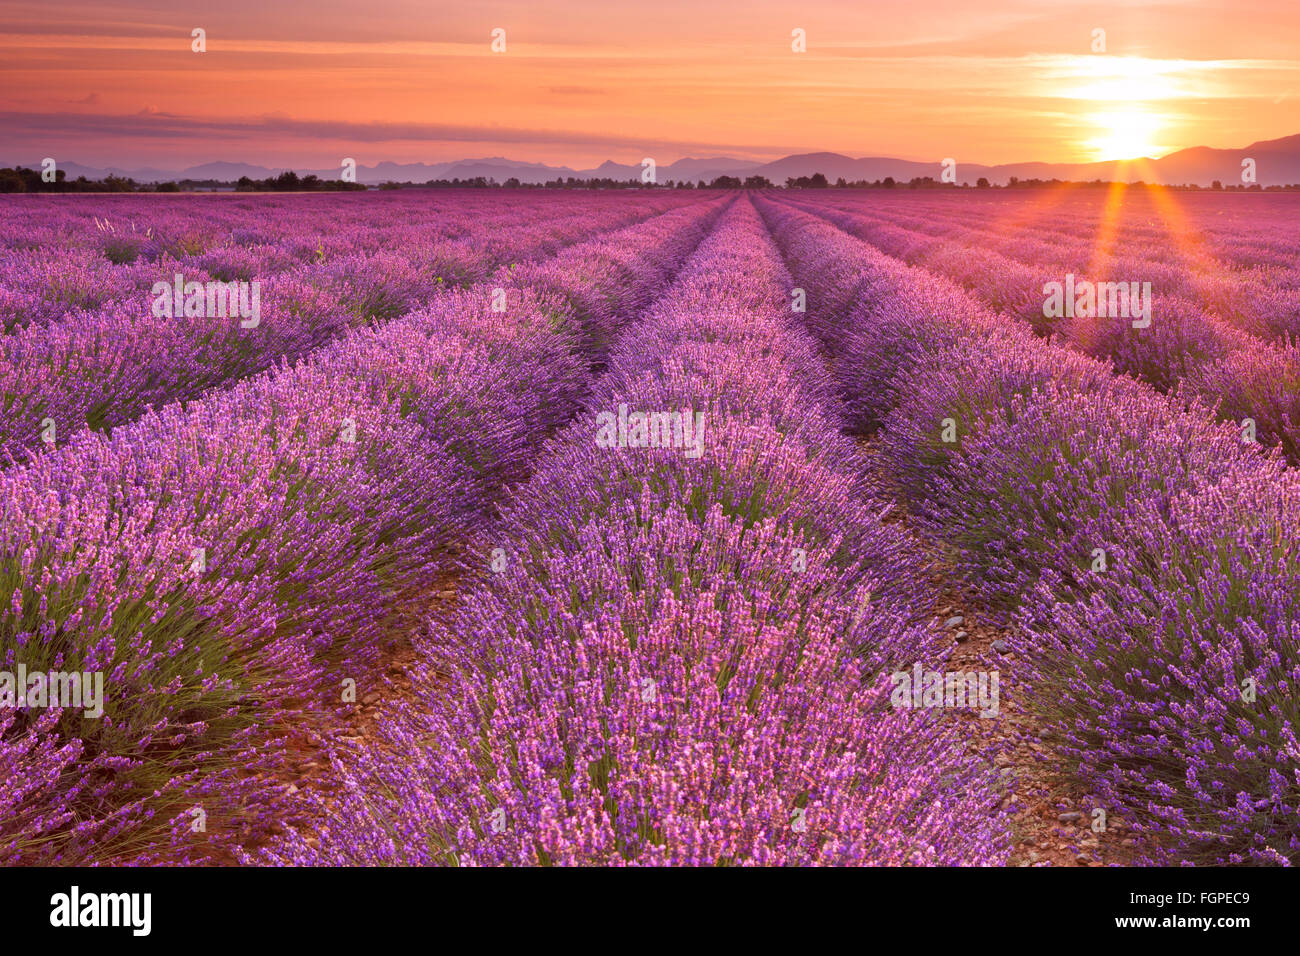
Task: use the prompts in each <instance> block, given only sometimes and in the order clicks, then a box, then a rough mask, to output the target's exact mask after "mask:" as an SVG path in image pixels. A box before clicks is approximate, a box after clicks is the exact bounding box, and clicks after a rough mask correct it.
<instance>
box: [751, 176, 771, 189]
mask: <svg viewBox="0 0 1300 956" xmlns="http://www.w3.org/2000/svg"><path fill="white" fill-rule="evenodd" d="M745 188H746V189H771V188H772V180H770V179H768V178H767V177H766V176H746V177H745Z"/></svg>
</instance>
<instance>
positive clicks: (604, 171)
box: [23, 134, 1300, 186]
mask: <svg viewBox="0 0 1300 956" xmlns="http://www.w3.org/2000/svg"><path fill="white" fill-rule="evenodd" d="M1247 158H1250V159H1253V160H1254V161H1255V171H1256V181H1257V182H1258V183H1259V184H1260V185H1263V186H1272V185H1286V184H1290V183H1300V134H1296V135H1294V136H1286V137H1283V138H1281V139H1273V140H1262V141H1259V142H1255V143H1251V144H1250V145H1249V146H1245V147H1242V148H1241V149H1216V148H1213V147H1209V146H1194V147H1190V148H1188V149H1181V150H1178V151H1177V152H1174V153H1169V154H1168V155H1166V156H1162V157H1160V158H1159V159H1145V158H1144V159H1138V160H1125V161H1108V162H1095V163H1041V162H1025V163H1006V164H1002V165H996V166H985V165H980V164H977V163H962V162H960V161H958V163H957V167H956V174H957V182H959V183H963V182H965V183H969V184H971V185H974V184H975V182H976V180H977V179H979V178H980V177H984V178H986V179H988V180H989V182H991V183H993V184H995V185H1002V184H1005V183H1006V182H1007V181H1008V180H1009V179H1010V178H1011V177H1016V178H1018V179H1063V180H1070V181H1075V182H1086V181H1091V180H1096V179H1100V180H1103V181H1122V182H1135V181H1137V180H1142V181H1145V182H1149V183H1164V184H1166V185H1184V184H1196V185H1200V186H1209V185H1210V184H1211V183H1212V182H1213V181H1214V180H1219V181H1220V182H1222V183H1223V184H1224V185H1235V184H1239V183H1241V181H1242V180H1241V175H1242V161H1243V160H1244V159H1247ZM23 165H27V166H29V167H30V168H34V169H39V168H40V164H39V162H37V163H24V164H23ZM61 168H62V169H64V170H65V171H66V172H67V175H68V176H69V178H72V179H75V178H77V177H78V176H85V177H86V178H88V179H102V178H104V177H105V176H108V175H114V176H128V177H130V178H132V179H134V180H135V181H136V182H140V183H148V182H165V181H168V180H180V179H196V180H217V181H219V182H233V181H235V180H237V179H239V178H240V177H241V176H248V177H249V178H251V179H266V178H267V177H270V176H278V175H279V174H280V173H282V172H284V171H285V169H286V168H287V167H268V166H256V165H251V164H248V163H230V162H211V163H203V164H202V165H199V166H190V167H188V168H185V169H179V170H162V169H152V168H146V169H123V168H119V167H93V166H84V165H82V164H79V163H73V162H68V163H63V164H61ZM294 171H295V172H297V173H298V174H299V175H300V176H305V175H309V174H314V175H316V176H319V177H320V178H322V179H338V178H339V176H340V169H339V168H337V167H336V168H333V169H304V168H301V167H294ZM655 173H656V180H657V181H658V182H660V183H666V182H668V181H669V180H674V181H681V180H684V179H685V180H690V181H692V182H695V181H699V180H701V179H702V180H704V181H705V182H710V181H712V180H713V179H715V178H717V177H718V176H723V175H726V176H739V177H742V178H743V177H745V176H753V175H757V176H765V177H766V178H767V179H769V180H770V181H771V182H772V183H773V184H775V185H782V184H784V183H785V181H786V179H787V177H796V178H797V177H800V176H812V175H814V174H815V173H821V174H822V175H824V176H826V178H827V179H829V180H830V181H831V182H832V183H833V182H835V180H837V179H839V178H841V177H842V178H843V179H845V180H846V181H848V182H854V181H857V180H864V179H865V180H869V181H874V180H878V179H884V178H885V177H887V176H892V177H893V178H894V179H895V180H899V181H903V182H906V181H907V180H910V179H912V178H913V177H916V176H931V177H933V178H935V179H939V178H940V173H941V168H940V165H939V163H938V162H928V163H925V162H915V161H912V160H906V159H891V158H888V157H861V158H857V159H855V158H853V157H850V156H844V155H842V154H840V153H825V152H823V153H800V154H796V155H792V156H785V157H783V158H781V159H777V160H773V161H771V162H758V161H754V160H744V159H733V158H729V157H711V158H705V159H693V158H690V159H679V160H677V161H676V162H674V163H669V164H667V165H664V166H659V167H658V168H657V169H656V170H655ZM479 176H483V177H486V178H492V179H495V180H496V181H497V182H499V183H503V182H505V181H506V180H507V179H509V178H511V177H514V178H516V179H518V180H519V181H520V182H522V183H542V182H549V181H551V180H554V179H555V178H556V177H560V178H562V179H568V178H570V177H573V178H575V179H583V180H585V179H598V178H609V179H618V180H627V179H636V180H639V179H640V178H641V165H640V163H616V162H613V161H606V162H604V163H601V164H600V165H599V166H597V167H595V168H594V169H572V168H570V167H568V166H549V165H547V164H545V163H530V162H521V161H519V160H513V159H505V158H503V157H491V158H487V159H462V160H455V161H452V162H444V163H392V162H380V163H377V164H375V165H374V166H364V165H358V166H357V181H358V182H362V183H366V184H368V185H378V184H380V183H384V182H415V183H423V182H427V181H428V180H430V179H456V178H458V179H474V178H476V177H479Z"/></svg>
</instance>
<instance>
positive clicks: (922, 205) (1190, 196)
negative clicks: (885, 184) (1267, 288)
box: [826, 186, 1300, 289]
mask: <svg viewBox="0 0 1300 956" xmlns="http://www.w3.org/2000/svg"><path fill="white" fill-rule="evenodd" d="M826 198H830V197H826ZM844 198H845V199H846V200H847V202H845V203H844V204H845V205H846V206H848V205H853V206H859V205H863V204H861V203H859V202H858V201H857V200H856V199H854V198H849V197H848V196H845V197H844ZM872 198H873V202H872V203H871V205H872V208H873V210H874V211H876V212H880V213H882V214H884V215H888V216H894V215H899V216H900V218H899V219H898V220H897V221H916V220H917V219H921V220H925V221H926V223H927V224H926V226H925V228H926V229H927V230H929V229H931V228H933V229H934V230H935V234H939V232H940V231H942V232H944V233H947V232H949V230H956V231H959V232H962V233H964V232H965V231H966V230H972V231H977V232H980V233H982V234H984V235H986V236H988V237H989V238H991V239H994V240H999V239H1003V238H1005V237H1007V236H1008V235H1009V234H1011V233H1015V234H1021V233H1024V234H1027V235H1029V236H1032V237H1034V238H1035V239H1037V240H1041V241H1042V242H1045V243H1054V245H1053V248H1054V249H1056V250H1057V251H1058V254H1060V253H1067V254H1069V253H1073V252H1076V251H1078V252H1084V253H1086V252H1089V251H1092V250H1096V249H1100V248H1102V247H1103V246H1105V247H1109V248H1111V249H1113V250H1115V251H1116V252H1117V253H1118V254H1120V255H1122V256H1124V257H1130V256H1132V255H1134V254H1137V253H1139V252H1140V254H1141V256H1142V257H1143V258H1144V259H1148V260H1150V261H1153V262H1169V263H1183V262H1185V257H1186V256H1187V255H1188V254H1189V253H1191V254H1194V255H1196V256H1197V257H1199V258H1203V259H1209V260H1213V261H1214V262H1217V263H1219V264H1221V265H1222V266H1224V267H1227V268H1228V269H1229V270H1231V271H1233V272H1236V273H1239V274H1241V275H1244V276H1246V277H1247V278H1248V279H1250V280H1251V281H1252V282H1254V281H1258V282H1262V283H1264V284H1269V285H1275V286H1277V287H1278V288H1288V289H1294V288H1295V287H1296V286H1297V285H1298V284H1300V276H1297V275H1296V272H1295V261H1296V255H1297V254H1300V237H1297V236H1295V235H1293V234H1292V233H1290V232H1288V231H1287V229H1286V225H1287V223H1289V222H1290V221H1291V220H1293V219H1295V217H1296V215H1297V212H1300V201H1297V199H1296V198H1295V197H1294V196H1290V195H1287V194H1280V195H1279V194H1274V195H1272V196H1261V195H1248V194H1242V193H1233V194H1226V195H1225V194H1222V193H1220V194H1217V195H1216V194H1213V193H1209V194H1207V193H1201V194H1195V193H1186V192H1178V191H1168V190H1154V189H1153V190H1145V189H1140V188H1139V189H1124V188H1110V189H1105V190H1096V189H1092V188H1089V187H1079V186H1073V187H1071V186H1062V187H1060V188H1055V189H1032V190H1027V191H1020V190H1012V191H1009V192H1002V191H997V192H979V193H963V194H961V196H960V198H959V201H960V203H961V206H960V207H959V208H960V216H959V217H957V218H954V217H953V211H954V206H953V204H952V201H953V200H954V199H956V198H958V197H957V196H954V195H953V194H951V193H946V192H941V193H927V192H923V191H916V192H914V191H911V190H907V191H898V192H895V193H892V194H889V193H879V192H877V193H874V194H873V196H872ZM833 201H836V202H837V204H839V200H833ZM900 214H901V215H900ZM945 221H946V224H945Z"/></svg>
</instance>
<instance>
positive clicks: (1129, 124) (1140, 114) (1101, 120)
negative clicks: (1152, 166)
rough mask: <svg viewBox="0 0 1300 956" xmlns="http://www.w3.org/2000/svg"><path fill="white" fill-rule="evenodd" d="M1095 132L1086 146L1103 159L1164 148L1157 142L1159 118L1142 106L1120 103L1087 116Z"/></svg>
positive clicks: (1155, 151) (1134, 156) (1137, 156)
mask: <svg viewBox="0 0 1300 956" xmlns="http://www.w3.org/2000/svg"><path fill="white" fill-rule="evenodd" d="M1087 122H1088V124H1089V126H1090V127H1091V128H1092V130H1093V132H1094V135H1093V136H1091V137H1090V138H1088V139H1087V140H1086V142H1085V145H1086V146H1087V148H1088V149H1090V150H1091V151H1092V154H1093V156H1094V157H1095V158H1096V159H1099V160H1107V159H1137V158H1139V157H1143V156H1155V155H1156V154H1157V153H1158V152H1159V151H1160V146H1159V144H1157V143H1156V141H1155V134H1156V133H1157V132H1158V130H1159V119H1158V118H1157V117H1156V116H1155V115H1154V114H1153V113H1151V112H1150V111H1148V110H1146V109H1143V108H1142V107H1141V106H1118V107H1117V108H1115V109H1105V110H1099V111H1097V112H1094V113H1090V114H1089V115H1088V116H1087Z"/></svg>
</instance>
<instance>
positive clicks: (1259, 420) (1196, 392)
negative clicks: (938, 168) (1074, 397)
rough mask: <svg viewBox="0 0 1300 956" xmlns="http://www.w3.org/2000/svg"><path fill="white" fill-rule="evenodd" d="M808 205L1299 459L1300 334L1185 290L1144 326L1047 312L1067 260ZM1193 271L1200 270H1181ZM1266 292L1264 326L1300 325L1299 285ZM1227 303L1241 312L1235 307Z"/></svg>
mask: <svg viewBox="0 0 1300 956" xmlns="http://www.w3.org/2000/svg"><path fill="white" fill-rule="evenodd" d="M801 205H802V206H803V208H805V209H807V210H808V211H811V212H814V213H816V214H817V215H820V216H823V217H824V218H826V219H828V220H829V221H831V222H833V223H835V224H836V225H838V226H840V227H842V228H844V229H846V230H847V231H849V232H850V233H852V234H854V235H856V236H859V237H860V238H863V239H865V240H867V241H868V242H870V243H871V244H872V245H874V246H876V247H877V248H879V249H880V250H881V251H883V252H885V253H887V254H890V255H896V256H899V257H900V258H902V259H904V260H905V261H908V262H911V263H913V264H916V265H919V266H924V267H925V268H927V269H930V270H932V271H935V272H937V273H939V274H940V275H943V276H945V277H947V278H949V279H952V280H954V281H956V282H958V283H960V284H961V285H963V286H965V287H966V288H968V289H970V290H971V291H972V292H973V293H975V294H976V295H977V296H978V297H979V298H980V300H981V301H982V302H984V303H985V304H987V305H988V306H989V307H991V308H994V309H998V310H1001V311H1004V312H1006V313H1007V314H1009V315H1012V316H1015V317H1018V318H1021V319H1023V320H1025V321H1026V322H1028V323H1029V324H1030V325H1031V326H1033V327H1034V328H1035V329H1037V330H1038V331H1039V332H1040V333H1043V334H1050V335H1056V336H1058V337H1059V338H1060V340H1061V341H1062V342H1064V343H1065V344H1067V345H1069V346H1070V347H1071V348H1072V349H1075V350H1076V351H1079V352H1081V353H1083V354H1085V355H1091V356H1094V357H1096V358H1100V359H1104V360H1106V361H1107V362H1108V363H1110V364H1111V365H1112V366H1113V367H1114V368H1115V370H1116V371H1118V372H1121V373H1127V374H1130V375H1133V376H1135V377H1136V378H1139V379H1141V380H1142V381H1145V382H1148V383H1150V384H1151V385H1153V386H1155V387H1156V388H1158V389H1160V390H1162V391H1170V392H1178V391H1182V392H1185V393H1188V394H1190V395H1192V396H1196V397H1199V398H1201V399H1202V400H1204V401H1206V402H1208V403H1210V404H1212V405H1214V406H1216V407H1217V408H1218V410H1219V413H1220V415H1222V416H1223V417H1224V418H1226V419H1229V420H1231V421H1233V422H1236V423H1237V424H1238V426H1239V427H1240V428H1241V429H1242V430H1243V434H1245V435H1246V436H1247V438H1249V439H1250V440H1258V441H1259V442H1261V443H1263V444H1265V445H1268V446H1273V445H1277V446H1279V447H1280V448H1281V449H1282V452H1283V454H1284V455H1285V456H1286V457H1287V458H1288V459H1289V460H1291V461H1293V462H1295V461H1300V339H1295V340H1292V341H1274V342H1270V341H1265V340H1264V339H1263V338H1261V337H1258V336H1255V335H1252V334H1250V333H1249V332H1248V331H1245V330H1243V329H1242V328H1239V327H1238V326H1237V325H1234V324H1231V323H1230V322H1229V321H1227V320H1225V319H1224V318H1221V317H1220V316H1219V315H1218V314H1216V313H1215V312H1214V311H1211V310H1207V309H1206V308H1204V307H1202V306H1201V305H1200V304H1198V303H1197V302H1196V301H1194V300H1193V299H1191V298H1188V297H1186V296H1185V295H1183V294H1181V293H1178V292H1174V293H1173V294H1169V295H1164V294H1155V295H1154V296H1153V297H1152V300H1151V303H1150V305H1151V308H1150V321H1149V324H1147V325H1146V326H1145V327H1135V325H1134V321H1135V319H1134V317H1133V316H1132V315H1129V314H1122V315H1118V316H1117V315H1111V316H1109V317H1100V316H1090V317H1076V318H1073V319H1069V320H1052V319H1045V318H1044V316H1043V311H1044V308H1043V305H1044V301H1045V300H1044V294H1043V292H1044V285H1045V283H1046V282H1048V281H1063V280H1064V277H1065V274H1066V269H1067V268H1068V267H1064V266H1062V267H1057V266H1052V265H1049V264H1045V263H1034V264H1028V263H1026V262H1024V261H1020V260H1019V259H1014V258H1010V257H1007V256H1003V255H1001V254H999V253H997V252H992V251H989V250H988V249H981V248H977V247H974V246H972V245H970V244H967V243H965V242H962V241H946V240H937V239H934V238H933V237H930V236H926V235H924V234H922V233H918V232H916V231H914V230H910V229H902V228H899V227H895V226H891V225H883V224H878V223H873V222H872V221H871V220H870V219H868V218H866V217H864V216H862V215H861V214H860V213H858V212H857V211H848V212H846V211H843V210H839V209H835V208H832V207H829V206H826V205H824V204H821V203H818V204H814V205H808V204H801ZM981 241H983V240H981ZM1148 265H1149V264H1142V263H1134V262H1128V261H1116V262H1110V263H1109V264H1108V265H1107V267H1106V270H1107V272H1108V274H1109V275H1111V276H1113V277H1116V278H1125V279H1131V278H1133V277H1144V276H1146V275H1149V274H1150V273H1149V272H1144V271H1143V270H1144V269H1146V268H1147V266H1148ZM1179 271H1180V270H1172V272H1171V273H1170V274H1177V273H1178V272H1179ZM1188 271H1195V270H1194V269H1192V270H1189V269H1188V268H1187V267H1186V266H1184V267H1183V268H1182V269H1181V272H1183V273H1186V272H1188ZM1082 278H1083V277H1082V276H1080V279H1082ZM1153 287H1157V288H1158V284H1157V285H1156V286H1153ZM1226 287H1227V288H1229V289H1232V288H1235V286H1234V282H1233V280H1231V279H1228V280H1226ZM1229 297H1230V296H1229ZM1266 298H1267V301H1260V302H1257V303H1255V304H1254V306H1252V309H1254V310H1255V312H1254V314H1256V317H1257V319H1258V323H1257V324H1259V325H1263V326H1265V327H1264V328H1256V329H1255V331H1261V332H1265V333H1267V334H1273V333H1277V334H1282V335H1284V336H1287V335H1296V334H1297V333H1300V311H1298V309H1297V305H1298V303H1300V298H1298V297H1297V295H1296V293H1295V292H1294V291H1291V292H1287V293H1281V292H1278V293H1273V294H1271V297H1266ZM1255 307H1258V308H1257V309H1256V308H1255ZM1130 311H1131V310H1130ZM1223 311H1224V313H1225V314H1232V313H1231V309H1230V308H1229V307H1228V306H1226V305H1225V306H1223ZM1238 319H1240V316H1238ZM1138 321H1141V320H1138Z"/></svg>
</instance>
